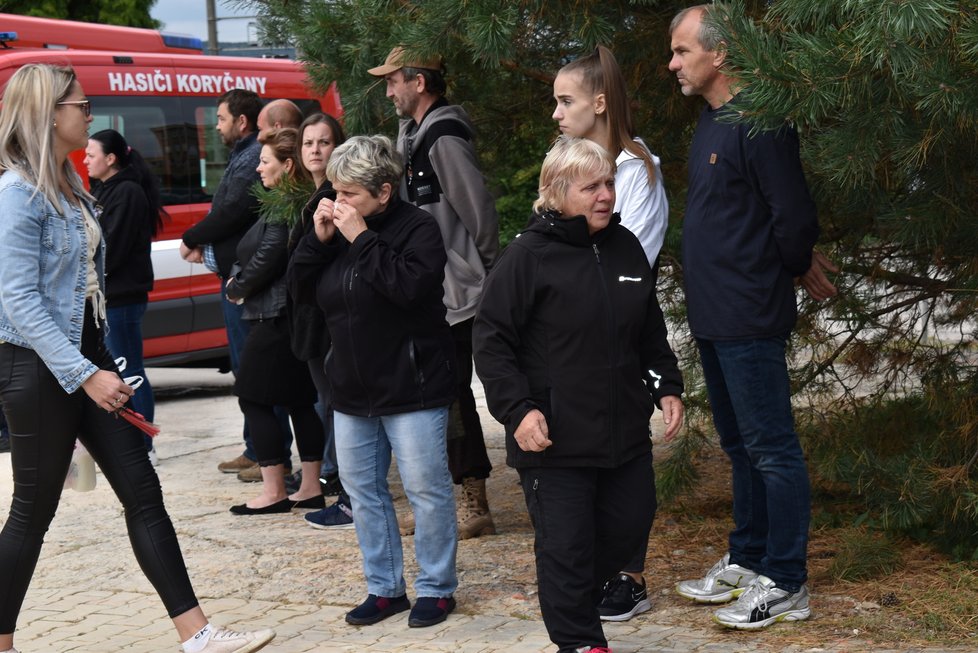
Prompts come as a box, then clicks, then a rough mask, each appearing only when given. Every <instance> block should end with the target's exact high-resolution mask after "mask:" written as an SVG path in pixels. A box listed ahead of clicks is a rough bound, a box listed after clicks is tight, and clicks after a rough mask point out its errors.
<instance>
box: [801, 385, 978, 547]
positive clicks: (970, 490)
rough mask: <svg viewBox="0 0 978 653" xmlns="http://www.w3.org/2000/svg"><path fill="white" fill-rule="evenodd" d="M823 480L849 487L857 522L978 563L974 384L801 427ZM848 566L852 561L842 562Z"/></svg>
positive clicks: (863, 405) (865, 405)
mask: <svg viewBox="0 0 978 653" xmlns="http://www.w3.org/2000/svg"><path fill="white" fill-rule="evenodd" d="M799 431H800V433H799V434H800V435H801V437H802V442H803V444H804V446H805V449H806V451H807V453H808V455H809V461H810V465H811V468H812V472H813V476H814V477H815V478H816V479H817V481H816V482H817V483H820V484H830V485H832V486H833V487H835V488H836V489H838V488H840V487H841V488H846V489H847V490H848V491H849V492H850V493H852V494H854V495H856V496H858V497H859V498H860V499H861V502H862V504H863V506H864V509H865V512H864V513H863V514H862V515H860V516H859V517H858V518H857V520H856V523H857V524H861V525H865V526H867V527H873V528H877V529H883V530H887V531H893V532H898V533H902V534H907V535H911V536H913V537H915V538H917V539H920V540H923V541H930V542H934V543H936V544H938V545H939V546H940V547H941V548H943V549H944V550H946V551H948V552H949V553H951V554H952V555H954V556H955V557H956V558H959V559H978V519H976V516H978V466H976V461H978V438H976V437H975V436H976V434H978V399H976V396H975V386H974V384H973V383H972V384H969V385H966V386H965V387H960V386H955V387H948V386H935V387H932V388H930V389H929V390H928V392H927V393H926V394H924V395H915V396H910V397H904V398H899V399H891V400H888V401H885V402H880V403H876V404H873V403H870V402H869V401H867V400H863V401H862V402H860V403H859V407H858V410H848V408H847V409H845V410H841V411H833V412H831V413H825V412H823V413H822V414H821V415H820V416H819V418H818V419H809V420H805V421H804V422H803V426H802V427H801V428H800V429H799ZM840 564H842V565H843V566H845V565H848V564H849V563H845V562H840Z"/></svg>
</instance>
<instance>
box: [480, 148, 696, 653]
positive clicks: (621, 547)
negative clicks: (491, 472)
mask: <svg viewBox="0 0 978 653" xmlns="http://www.w3.org/2000/svg"><path fill="white" fill-rule="evenodd" d="M614 181H615V160H614V158H613V157H612V156H611V155H610V154H609V153H608V152H607V150H605V149H604V148H603V147H601V146H600V145H598V144H597V143H595V142H593V141H590V140H587V139H582V138H564V139H561V140H558V141H557V143H556V144H555V145H554V147H553V149H552V150H551V151H550V152H549V153H548V154H547V158H546V160H545V161H544V164H543V169H542V170H541V173H540V196H539V198H538V199H537V201H536V202H535V204H534V210H535V213H534V216H533V218H532V219H531V222H530V226H529V228H528V229H527V230H526V231H524V232H523V233H521V234H520V235H519V236H518V237H517V238H516V239H515V240H514V241H513V242H512V243H511V244H510V245H509V247H508V248H507V249H506V250H505V251H504V252H503V255H502V256H501V257H500V259H499V260H498V261H497V263H496V265H495V267H494V268H493V270H492V272H491V273H490V275H489V278H488V280H487V282H486V287H485V289H484V290H483V294H482V302H481V304H480V306H479V312H478V314H477V316H476V320H475V325H474V331H473V335H474V344H475V367H476V371H477V372H478V374H479V378H480V379H481V380H482V383H483V385H484V386H485V390H486V400H487V402H488V404H489V411H490V412H491V413H492V415H493V417H495V418H496V419H497V420H499V421H500V422H501V423H502V424H504V425H505V427H506V459H507V463H508V464H509V465H510V466H512V467H515V468H516V469H517V471H518V472H519V475H520V481H521V483H522V485H523V491H524V494H525V496H526V505H527V509H528V510H529V512H530V518H531V520H532V522H533V526H534V529H535V531H536V542H535V552H536V564H537V582H538V584H539V590H540V607H541V610H542V612H543V620H544V623H545V624H546V626H547V631H548V632H549V634H550V638H551V640H552V641H553V642H554V643H555V644H557V645H558V646H559V647H560V651H561V652H562V653H564V652H571V651H606V650H608V649H607V646H608V642H607V640H606V639H605V637H604V633H603V631H602V628H601V621H600V619H599V615H598V609H597V605H598V602H599V600H600V597H601V589H602V584H603V583H604V581H605V580H606V579H607V578H608V577H609V576H610V575H611V574H612V573H613V572H615V571H617V570H618V569H620V568H621V565H623V564H624V563H625V561H626V560H627V559H628V557H629V556H630V555H631V554H632V552H633V551H634V550H635V548H636V547H637V546H638V545H639V544H640V543H641V541H642V538H644V537H647V535H648V532H649V528H650V527H651V524H652V519H653V517H654V515H655V508H656V501H655V479H654V476H653V471H652V444H651V439H650V433H649V418H650V417H651V416H652V412H653V410H654V405H655V404H659V406H660V407H661V409H662V411H663V418H664V420H665V423H666V434H665V435H666V438H667V439H671V438H672V437H673V436H674V435H675V433H676V431H677V430H678V429H679V426H680V425H681V424H682V416H683V405H682V402H681V401H680V399H679V395H680V394H681V393H682V390H683V384H682V377H681V376H680V374H679V370H678V368H677V366H676V357H675V355H674V354H673V353H672V350H671V349H670V348H669V344H668V342H667V340H666V326H665V322H664V320H663V316H662V311H661V310H660V309H659V303H658V301H657V299H656V295H655V282H654V279H655V276H654V275H653V272H652V268H651V267H650V266H649V262H648V259H647V257H646V256H645V252H644V250H643V249H642V245H641V244H640V243H639V241H638V239H637V238H636V237H635V236H634V235H633V234H632V233H631V232H629V231H628V230H627V229H625V228H624V227H623V226H621V224H620V220H619V218H618V215H617V214H614V213H612V207H613V206H614V204H615V187H614Z"/></svg>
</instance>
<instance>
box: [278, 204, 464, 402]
mask: <svg viewBox="0 0 978 653" xmlns="http://www.w3.org/2000/svg"><path fill="white" fill-rule="evenodd" d="M366 223H367V231H365V232H363V233H361V234H360V235H359V236H357V237H356V239H355V240H354V241H353V242H352V243H349V242H347V241H346V239H345V238H343V236H342V234H340V233H339V232H337V233H336V235H335V236H334V237H333V238H332V239H331V240H330V241H329V242H327V243H320V242H319V239H318V238H317V236H316V234H315V233H314V232H313V233H310V234H308V235H306V236H304V237H303V238H302V240H300V241H299V244H298V246H297V247H296V250H295V252H294V253H293V255H292V258H291V259H290V260H289V273H288V279H289V290H290V292H291V293H292V295H293V297H294V298H295V299H296V300H297V301H302V302H306V303H308V302H309V301H310V300H311V299H312V298H313V297H315V299H316V301H317V302H318V303H319V306H320V308H322V309H323V312H324V313H325V315H326V325H327V328H328V329H329V335H330V337H331V338H332V341H333V348H332V349H331V350H330V354H329V356H328V357H327V358H326V375H327V377H328V378H329V382H330V386H331V388H332V391H333V397H332V402H333V407H334V408H335V409H336V410H338V411H340V412H343V413H347V414H350V415H357V416H360V417H375V416H380V415H394V414H398V413H406V412H413V411H417V410H422V409H426V408H436V407H440V406H447V405H449V404H450V403H451V402H452V400H453V399H454V398H455V386H456V379H455V345H454V342H453V340H452V334H451V331H450V330H449V328H448V322H446V321H445V313H446V311H445V304H444V301H443V299H442V297H443V290H442V281H443V279H444V276H445V261H446V259H447V254H446V253H445V245H444V244H443V242H442V238H441V232H440V231H439V229H438V225H437V224H436V223H435V220H434V218H432V217H431V215H429V214H428V213H426V212H425V211H422V210H421V209H418V208H416V207H414V206H413V205H411V204H408V203H407V202H404V201H402V200H399V199H394V200H392V201H391V204H390V205H389V206H388V207H387V209H386V210H384V211H383V212H381V213H378V214H376V215H372V216H368V217H367V218H366Z"/></svg>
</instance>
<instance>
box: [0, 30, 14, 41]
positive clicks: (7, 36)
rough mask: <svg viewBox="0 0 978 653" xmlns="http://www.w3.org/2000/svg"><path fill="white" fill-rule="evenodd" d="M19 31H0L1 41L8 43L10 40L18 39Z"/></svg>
mask: <svg viewBox="0 0 978 653" xmlns="http://www.w3.org/2000/svg"><path fill="white" fill-rule="evenodd" d="M16 40H17V32H0V41H2V42H3V43H6V42H8V41H16Z"/></svg>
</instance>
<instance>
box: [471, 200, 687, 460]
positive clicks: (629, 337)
mask: <svg viewBox="0 0 978 653" xmlns="http://www.w3.org/2000/svg"><path fill="white" fill-rule="evenodd" d="M619 222H620V220H619V218H618V215H617V214H615V216H614V220H613V221H612V224H611V225H610V226H608V227H607V228H605V229H602V230H601V231H599V232H597V233H595V234H594V235H593V236H591V235H589V234H588V230H587V222H586V220H585V219H584V217H583V216H576V217H573V218H569V219H562V218H560V217H558V216H557V215H555V214H552V213H548V214H544V215H538V216H534V218H533V219H532V220H531V223H530V226H529V228H528V229H527V230H526V231H524V232H523V233H521V234H520V235H519V236H517V238H516V239H515V240H514V241H513V242H512V243H510V245H509V246H508V247H507V248H506V250H505V251H504V252H503V254H502V256H501V257H500V258H499V260H498V261H497V263H496V265H495V266H494V267H493V269H492V272H491V273H490V274H489V279H488V281H487V282H486V286H485V288H484V290H483V293H482V302H481V304H480V305H479V311H478V313H477V314H476V319H475V325H474V327H473V340H474V349H475V368H476V372H477V373H478V375H479V378H480V379H481V380H482V384H483V386H484V387H485V390H486V400H487V401H488V404H489V412H491V413H492V415H493V417H495V418H496V419H497V420H499V421H500V422H501V423H502V424H503V425H504V426H505V427H506V462H507V464H509V465H510V466H512V467H517V468H519V467H541V466H547V467H550V466H553V467H604V468H609V467H618V466H620V465H621V464H623V463H625V462H627V461H629V460H631V459H632V458H634V457H636V456H639V455H642V454H643V453H647V452H648V451H649V449H650V447H651V440H650V437H649V418H650V417H651V416H652V412H653V410H654V407H653V399H654V400H655V402H656V403H658V401H659V400H660V399H661V398H662V397H664V396H668V395H676V396H679V395H680V394H682V391H683V382H682V376H681V375H680V373H679V369H678V368H677V366H676V356H675V355H674V354H673V353H672V349H670V347H669V343H668V342H667V340H666V325H665V322H664V320H663V316H662V311H661V309H660V308H659V302H658V300H657V299H656V295H655V282H654V279H655V276H654V274H653V272H652V268H651V267H649V261H648V259H647V258H646V256H645V251H644V250H643V249H642V245H641V244H640V243H639V241H638V239H637V238H636V237H635V236H634V235H633V234H632V233H631V232H630V231H628V230H627V229H625V228H624V227H622V226H621V225H620V224H619ZM650 393H651V394H650ZM534 408H536V409H539V410H540V411H541V412H542V413H543V415H544V417H545V418H546V420H547V425H548V428H549V432H550V439H551V440H552V441H553V444H552V445H551V446H550V447H549V448H547V449H546V450H544V451H543V452H527V451H523V450H522V449H520V448H519V446H518V445H517V444H516V441H515V439H514V438H513V433H514V432H515V430H516V428H517V427H518V426H519V424H520V422H521V421H522V420H523V418H524V417H525V416H526V414H527V413H528V412H529V411H530V410H532V409H534Z"/></svg>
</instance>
